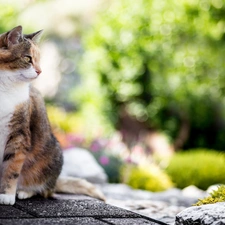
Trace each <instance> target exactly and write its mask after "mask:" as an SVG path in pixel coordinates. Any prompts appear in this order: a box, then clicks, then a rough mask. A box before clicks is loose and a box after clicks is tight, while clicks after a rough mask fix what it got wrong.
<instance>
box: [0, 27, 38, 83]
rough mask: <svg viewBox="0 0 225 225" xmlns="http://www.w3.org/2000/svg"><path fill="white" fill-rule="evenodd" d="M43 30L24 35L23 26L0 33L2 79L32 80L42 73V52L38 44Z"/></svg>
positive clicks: (15, 80) (0, 69) (0, 76)
mask: <svg viewBox="0 0 225 225" xmlns="http://www.w3.org/2000/svg"><path fill="white" fill-rule="evenodd" d="M41 33H42V31H38V32H35V33H32V34H28V35H25V34H24V35H23V33H22V26H18V27H15V28H13V29H12V30H10V31H8V32H6V33H4V34H1V35H0V79H1V80H4V81H5V82H7V83H8V82H9V81H11V82H30V81H31V80H33V79H35V78H37V77H38V75H39V74H40V73H41V68H40V52H39V49H38V47H37V45H36V43H37V40H38V39H39V37H40V35H41Z"/></svg>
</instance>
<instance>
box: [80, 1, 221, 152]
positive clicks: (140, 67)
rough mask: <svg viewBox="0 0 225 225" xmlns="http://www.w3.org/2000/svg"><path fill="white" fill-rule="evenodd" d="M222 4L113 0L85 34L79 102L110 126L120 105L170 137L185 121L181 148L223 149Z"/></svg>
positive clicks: (174, 136) (116, 116)
mask: <svg viewBox="0 0 225 225" xmlns="http://www.w3.org/2000/svg"><path fill="white" fill-rule="evenodd" d="M224 12H225V3H224V2H223V1H211V0H205V1H200V0H199V1H190V0H182V1H175V0H167V1H158V0H139V1H132V2H131V1H130V0H120V1H112V4H111V6H110V8H109V9H107V10H105V12H103V13H101V15H100V16H99V19H98V20H97V22H96V23H95V24H94V26H93V29H92V30H91V31H90V32H89V33H88V32H85V34H84V39H83V43H84V48H85V53H84V57H83V61H82V66H81V71H82V73H83V75H84V76H83V78H84V81H85V86H82V93H83V94H82V95H81V100H82V101H81V102H82V103H83V105H85V107H87V105H91V107H92V108H96V109H97V110H96V112H99V113H100V114H101V112H104V113H105V116H106V117H107V118H108V119H109V120H110V121H111V123H112V124H113V125H114V126H115V127H116V125H117V123H118V118H119V112H120V108H121V106H123V107H124V106H125V108H126V110H127V111H128V113H129V114H130V115H132V116H134V117H136V118H137V120H140V121H145V122H146V123H148V124H149V126H151V127H152V126H153V127H156V128H159V129H161V130H163V131H164V132H166V133H167V134H169V135H170V137H172V138H173V139H176V137H177V135H178V130H179V128H180V127H181V124H183V123H184V122H185V123H187V124H188V125H189V126H190V129H189V132H190V135H189V139H188V141H187V143H186V145H185V148H190V147H203V146H204V147H208V148H215V149H224V146H225V139H224V138H222V137H223V134H224V132H225V125H224V124H225V102H224V98H223V95H224V93H225V64H224V52H225V31H224V27H225V13H224ZM93 99H98V101H97V102H96V101H94V100H93ZM218 121H220V122H218ZM212 132H213V135H212Z"/></svg>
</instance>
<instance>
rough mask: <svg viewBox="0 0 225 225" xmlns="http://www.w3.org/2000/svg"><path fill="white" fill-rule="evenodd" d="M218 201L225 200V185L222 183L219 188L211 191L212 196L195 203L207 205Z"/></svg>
mask: <svg viewBox="0 0 225 225" xmlns="http://www.w3.org/2000/svg"><path fill="white" fill-rule="evenodd" d="M216 202H225V186H224V185H220V186H219V187H218V189H217V190H214V191H213V192H212V193H210V196H208V197H206V198H204V199H199V201H198V202H197V203H196V204H195V205H196V206H200V205H205V204H213V203H216Z"/></svg>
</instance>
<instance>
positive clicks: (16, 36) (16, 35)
mask: <svg viewBox="0 0 225 225" xmlns="http://www.w3.org/2000/svg"><path fill="white" fill-rule="evenodd" d="M21 40H23V34H22V26H18V27H15V28H13V29H12V30H10V31H9V32H7V33H6V39H5V42H6V43H5V44H6V45H7V47H10V46H12V45H15V44H19V42H20V41H21Z"/></svg>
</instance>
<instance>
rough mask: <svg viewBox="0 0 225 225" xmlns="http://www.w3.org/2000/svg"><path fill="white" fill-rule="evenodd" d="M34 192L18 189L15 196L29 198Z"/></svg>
mask: <svg viewBox="0 0 225 225" xmlns="http://www.w3.org/2000/svg"><path fill="white" fill-rule="evenodd" d="M33 195H35V193H34V192H33V191H30V192H27V191H18V192H17V197H18V199H27V198H31V197H32V196H33Z"/></svg>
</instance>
